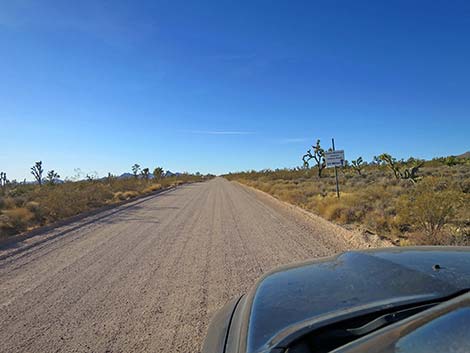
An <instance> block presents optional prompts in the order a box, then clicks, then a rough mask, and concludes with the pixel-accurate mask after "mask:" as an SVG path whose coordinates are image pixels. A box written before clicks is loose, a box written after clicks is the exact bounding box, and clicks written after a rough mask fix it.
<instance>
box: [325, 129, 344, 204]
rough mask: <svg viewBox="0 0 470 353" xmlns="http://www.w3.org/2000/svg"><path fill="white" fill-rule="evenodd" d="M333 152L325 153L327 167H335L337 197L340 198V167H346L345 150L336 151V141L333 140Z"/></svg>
mask: <svg viewBox="0 0 470 353" xmlns="http://www.w3.org/2000/svg"><path fill="white" fill-rule="evenodd" d="M331 144H332V147H333V148H332V149H333V150H332V151H328V152H325V160H326V166H327V167H335V179H336V196H338V198H339V183H338V167H342V166H344V150H338V151H336V150H335V139H334V138H332V139H331Z"/></svg>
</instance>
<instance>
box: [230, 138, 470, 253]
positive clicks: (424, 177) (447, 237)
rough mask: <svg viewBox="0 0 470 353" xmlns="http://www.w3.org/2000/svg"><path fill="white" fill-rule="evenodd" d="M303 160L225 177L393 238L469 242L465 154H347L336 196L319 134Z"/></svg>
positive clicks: (469, 180) (469, 167)
mask: <svg viewBox="0 0 470 353" xmlns="http://www.w3.org/2000/svg"><path fill="white" fill-rule="evenodd" d="M310 159H313V160H314V161H315V163H314V164H312V166H310V165H309V163H308V162H309V160H310ZM302 160H303V162H304V163H303V166H302V167H298V168H293V169H276V170H261V171H247V172H241V173H230V174H227V175H225V177H226V178H227V179H229V180H236V181H238V182H241V183H243V184H246V185H248V186H251V187H254V188H257V189H260V190H262V191H265V192H267V193H269V194H271V195H273V196H275V197H277V198H278V199H281V200H283V201H286V202H289V203H291V204H294V205H297V206H300V207H302V208H304V209H306V210H308V211H312V212H314V213H316V214H318V215H320V216H322V217H324V218H326V219H328V220H330V221H333V222H335V223H338V224H341V225H344V226H345V227H347V228H354V229H357V230H359V231H362V232H366V233H374V234H377V235H379V236H381V237H385V238H388V239H390V240H391V241H392V242H393V243H395V244H397V245H426V244H427V245H438V244H447V245H470V158H469V156H468V153H467V154H464V155H462V156H451V157H443V158H434V159H432V160H428V161H424V160H419V159H416V158H409V159H408V160H397V159H396V158H393V157H392V156H391V155H390V154H387V153H384V154H381V155H379V156H376V157H374V158H373V160H372V161H370V162H369V163H367V162H366V161H364V160H363V158H362V157H358V158H357V159H355V160H352V161H349V162H348V161H346V162H345V165H344V167H342V168H339V170H338V173H339V183H340V188H341V197H340V198H337V197H336V192H335V177H334V169H332V168H326V165H325V162H324V150H323V149H322V148H321V147H320V141H317V143H316V144H315V145H314V146H313V147H312V149H311V150H309V151H307V154H306V155H304V156H303V158H302Z"/></svg>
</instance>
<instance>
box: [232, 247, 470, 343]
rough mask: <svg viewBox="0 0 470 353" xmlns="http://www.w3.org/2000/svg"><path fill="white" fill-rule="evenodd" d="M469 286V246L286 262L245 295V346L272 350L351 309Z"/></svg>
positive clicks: (402, 301)
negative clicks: (295, 262)
mask: <svg viewBox="0 0 470 353" xmlns="http://www.w3.org/2000/svg"><path fill="white" fill-rule="evenodd" d="M435 265H438V266H435ZM468 288H470V251H469V248H457V247H445V248H444V247H427V248H408V249H406V248H391V249H380V250H375V251H362V252H347V253H344V254H341V255H338V256H335V257H331V258H325V259H321V260H319V261H313V262H309V263H304V264H301V265H295V266H289V267H283V268H280V269H277V270H275V271H273V272H271V273H268V274H267V275H265V276H264V277H263V278H262V279H261V280H260V281H259V282H258V284H257V285H256V286H255V287H254V289H253V290H252V291H251V292H250V293H249V294H248V295H247V296H246V298H245V300H244V304H243V306H244V309H243V311H244V312H245V313H244V314H242V315H243V316H245V320H244V321H245V322H246V324H245V327H244V328H241V331H245V332H244V334H243V336H245V338H246V340H244V341H245V344H246V347H243V348H245V349H243V350H244V351H246V352H263V351H269V350H270V348H272V347H275V346H276V347H279V346H282V341H283V340H285V339H286V337H290V338H291V339H292V335H294V336H295V333H296V332H298V331H301V328H302V329H309V327H310V328H311V327H313V326H315V325H320V324H321V323H322V322H326V321H328V320H331V319H332V318H334V317H338V315H344V314H347V313H348V312H351V313H353V312H358V311H360V310H371V308H375V309H374V310H378V309H377V308H380V309H383V308H387V307H389V306H393V305H397V304H407V303H410V302H415V301H421V300H423V301H424V300H431V299H437V298H440V297H445V296H448V295H452V294H454V293H456V292H460V291H462V290H465V289H468ZM240 333H241V332H240Z"/></svg>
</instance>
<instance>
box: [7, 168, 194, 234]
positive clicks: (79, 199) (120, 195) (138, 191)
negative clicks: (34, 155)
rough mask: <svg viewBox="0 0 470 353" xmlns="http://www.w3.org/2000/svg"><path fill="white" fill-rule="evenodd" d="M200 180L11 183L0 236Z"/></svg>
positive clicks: (189, 177) (115, 179)
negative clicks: (39, 184) (43, 183)
mask: <svg viewBox="0 0 470 353" xmlns="http://www.w3.org/2000/svg"><path fill="white" fill-rule="evenodd" d="M201 180H202V177H200V176H195V175H189V174H184V175H181V176H178V178H175V177H168V178H162V179H160V180H159V181H158V183H157V182H155V181H153V180H143V179H136V178H127V179H119V178H113V177H111V178H105V179H101V180H91V181H78V182H70V181H69V182H65V183H63V184H55V185H43V186H41V187H40V186H38V185H33V184H13V185H9V186H8V188H7V189H6V190H5V189H4V190H2V192H1V193H0V238H1V237H5V236H11V235H14V234H18V233H21V232H24V231H26V230H29V229H32V228H35V227H38V226H42V225H46V224H49V223H52V222H55V221H58V220H61V219H64V218H67V217H71V216H74V215H77V214H79V213H82V212H86V211H89V210H92V209H96V208H98V207H101V206H104V205H108V204H112V203H116V202H120V201H124V200H129V199H132V198H135V197H137V196H139V195H145V194H149V193H152V192H155V191H157V190H160V189H162V188H165V187H168V186H174V185H179V184H182V183H185V182H197V181H201Z"/></svg>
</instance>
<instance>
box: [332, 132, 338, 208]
mask: <svg viewBox="0 0 470 353" xmlns="http://www.w3.org/2000/svg"><path fill="white" fill-rule="evenodd" d="M331 144H332V145H333V151H334V150H335V139H334V138H332V139H331ZM335 179H336V196H338V199H339V183H338V168H337V167H336V166H335Z"/></svg>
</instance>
